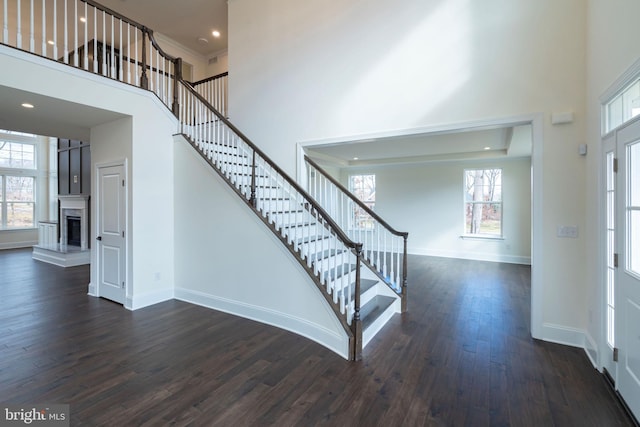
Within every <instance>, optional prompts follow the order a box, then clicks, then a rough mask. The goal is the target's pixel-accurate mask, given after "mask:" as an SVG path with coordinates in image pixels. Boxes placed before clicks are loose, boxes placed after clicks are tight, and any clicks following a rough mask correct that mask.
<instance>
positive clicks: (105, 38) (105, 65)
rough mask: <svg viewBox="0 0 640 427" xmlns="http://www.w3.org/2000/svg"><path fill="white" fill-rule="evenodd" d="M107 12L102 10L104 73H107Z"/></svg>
mask: <svg viewBox="0 0 640 427" xmlns="http://www.w3.org/2000/svg"><path fill="white" fill-rule="evenodd" d="M107 56H108V52H107V12H105V11H104V10H103V11H102V75H103V76H106V75H107Z"/></svg>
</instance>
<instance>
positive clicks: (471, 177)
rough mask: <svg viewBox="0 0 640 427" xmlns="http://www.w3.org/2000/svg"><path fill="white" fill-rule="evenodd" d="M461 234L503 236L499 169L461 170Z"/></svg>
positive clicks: (500, 174) (500, 173) (500, 171)
mask: <svg viewBox="0 0 640 427" xmlns="http://www.w3.org/2000/svg"><path fill="white" fill-rule="evenodd" d="M464 182H465V193H464V197H465V203H464V217H465V230H464V234H466V235H473V236H487V237H501V236H502V169H468V170H465V171H464Z"/></svg>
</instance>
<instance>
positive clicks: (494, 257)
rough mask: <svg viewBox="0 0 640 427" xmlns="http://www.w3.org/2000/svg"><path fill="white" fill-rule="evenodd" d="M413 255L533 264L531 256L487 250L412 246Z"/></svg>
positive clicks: (410, 252) (410, 250) (411, 252)
mask: <svg viewBox="0 0 640 427" xmlns="http://www.w3.org/2000/svg"><path fill="white" fill-rule="evenodd" d="M407 252H408V253H409V254H411V255H423V256H433V257H441V258H457V259H469V260H474V261H488V262H502V263H507V264H523V265H531V257H530V256H529V257H526V256H519V255H506V254H491V253H486V252H463V251H445V250H436V249H425V248H411V249H409V250H408V251H407Z"/></svg>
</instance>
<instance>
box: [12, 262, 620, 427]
mask: <svg viewBox="0 0 640 427" xmlns="http://www.w3.org/2000/svg"><path fill="white" fill-rule="evenodd" d="M409 261H410V262H409V265H410V270H409V286H410V289H409V295H410V300H409V312H408V313H406V314H404V315H403V316H400V315H397V316H396V317H395V318H394V319H393V320H392V321H391V323H390V324H388V325H387V326H386V327H385V328H384V329H383V331H381V333H380V334H379V335H378V336H377V337H376V338H375V339H374V340H373V341H372V343H371V344H370V345H369V346H368V347H367V348H366V349H365V351H364V360H363V361H362V362H358V363H351V362H347V361H345V360H343V359H342V358H340V357H339V356H337V355H335V354H333V353H332V352H330V351H329V350H326V349H325V348H324V347H322V346H320V345H318V344H316V343H314V342H311V341H309V340H307V339H305V338H302V337H299V336H296V335H294V334H291V333H289V332H286V331H282V330H279V329H276V328H273V327H270V326H266V325H262V324H259V323H256V322H253V321H249V320H245V319H241V318H237V317H234V316H231V315H227V314H224V313H219V312H216V311H213V310H209V309H206V308H202V307H198V306H194V305H190V304H187V303H183V302H179V301H169V302H166V303H162V304H157V305H154V306H152V307H148V308H145V309H141V310H138V311H135V312H131V311H127V310H125V309H124V308H123V307H122V306H119V305H117V304H114V303H111V302H109V301H106V300H103V299H98V298H93V297H89V296H87V295H86V292H87V284H88V281H89V269H88V266H83V267H73V268H67V269H63V268H59V267H55V266H52V265H48V264H44V263H40V262H37V261H33V260H32V259H31V252H30V251H28V250H9V251H0V304H1V308H0V402H1V403H15V404H29V403H67V404H70V405H71V421H72V425H73V426H76V425H82V426H92V425H95V426H141V425H145V426H146V425H148V426H163V425H177V426H183V425H184V426H186V425H193V426H210V425H220V426H228V425H233V426H260V425H276V426H289V425H299V426H312V425H331V426H418V425H434V426H448V425H451V426H464V425H468V426H507V425H511V426H563V427H564V426H598V427H601V426H614V425H619V426H623V425H631V422H630V421H629V419H628V418H627V417H626V415H625V413H624V411H623V410H622V408H621V407H620V406H619V404H618V402H617V401H616V400H615V398H614V397H613V394H612V393H611V392H610V390H609V389H608V388H607V386H606V384H605V382H604V380H603V378H602V377H601V375H600V374H599V373H598V372H597V371H596V370H595V369H594V368H593V367H592V365H591V363H590V362H589V361H588V359H587V357H586V355H585V354H584V351H583V350H581V349H576V348H570V347H565V346H561V345H556V344H550V343H544V342H539V341H536V340H533V339H532V338H531V337H530V334H529V306H530V269H529V268H528V267H526V266H519V265H509V264H496V263H486V262H476V261H463V260H453V259H444V258H429V257H418V256H412V257H411V258H410V260H409ZM212 280H214V278H212Z"/></svg>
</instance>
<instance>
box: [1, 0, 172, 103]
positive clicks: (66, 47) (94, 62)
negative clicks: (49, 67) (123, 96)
mask: <svg viewBox="0 0 640 427" xmlns="http://www.w3.org/2000/svg"><path fill="white" fill-rule="evenodd" d="M0 13H1V16H0V19H1V20H2V38H1V40H0V41H1V42H2V43H3V44H5V45H8V46H12V47H15V48H17V49H21V50H25V51H28V52H31V53H33V54H36V55H40V56H43V57H45V58H49V59H53V60H55V61H59V62H62V63H64V64H67V65H70V66H73V67H77V68H81V69H83V70H86V71H89V72H92V73H95V74H100V75H103V76H105V77H109V78H111V79H114V80H118V81H120V82H123V83H128V84H131V85H135V86H139V87H142V88H144V89H149V90H151V91H152V92H154V93H155V94H156V95H158V97H159V98H160V99H161V100H162V102H163V103H164V104H165V105H167V106H168V107H169V108H171V109H172V110H174V111H175V108H177V104H176V103H175V98H176V96H175V92H176V91H175V88H176V84H177V79H176V77H178V78H179V74H178V75H176V73H179V72H180V65H181V64H180V60H179V59H176V58H173V57H171V56H170V55H167V54H166V53H165V52H163V51H162V49H160V47H159V46H158V44H157V43H156V42H155V40H154V38H153V32H152V31H151V30H149V29H148V28H146V27H144V26H143V25H140V24H138V23H136V22H135V21H132V20H130V19H128V18H126V17H124V16H121V15H119V14H118V13H117V12H114V11H112V10H110V9H108V8H106V7H104V6H101V5H100V4H98V3H95V2H93V1H90V0H2V8H1V10H0Z"/></svg>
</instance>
